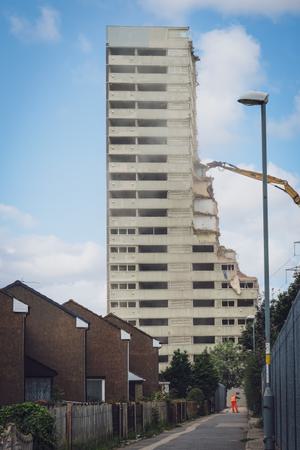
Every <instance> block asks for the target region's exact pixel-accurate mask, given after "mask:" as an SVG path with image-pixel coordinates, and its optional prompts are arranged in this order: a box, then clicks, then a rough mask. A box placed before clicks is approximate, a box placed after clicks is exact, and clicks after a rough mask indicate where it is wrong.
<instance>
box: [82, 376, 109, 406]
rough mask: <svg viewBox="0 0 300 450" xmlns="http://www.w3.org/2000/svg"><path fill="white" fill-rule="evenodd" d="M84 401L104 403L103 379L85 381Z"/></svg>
mask: <svg viewBox="0 0 300 450" xmlns="http://www.w3.org/2000/svg"><path fill="white" fill-rule="evenodd" d="M86 401H87V402H104V401H105V380H103V378H87V379H86Z"/></svg>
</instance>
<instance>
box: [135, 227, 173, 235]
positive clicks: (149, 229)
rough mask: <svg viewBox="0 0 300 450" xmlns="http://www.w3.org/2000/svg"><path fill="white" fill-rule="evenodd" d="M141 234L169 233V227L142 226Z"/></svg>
mask: <svg viewBox="0 0 300 450" xmlns="http://www.w3.org/2000/svg"><path fill="white" fill-rule="evenodd" d="M139 234H168V228H167V227H154V228H152V227H142V228H139Z"/></svg>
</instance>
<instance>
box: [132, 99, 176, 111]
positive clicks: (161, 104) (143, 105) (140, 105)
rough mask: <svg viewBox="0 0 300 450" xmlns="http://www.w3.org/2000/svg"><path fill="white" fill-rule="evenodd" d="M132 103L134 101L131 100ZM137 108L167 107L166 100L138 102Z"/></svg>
mask: <svg viewBox="0 0 300 450" xmlns="http://www.w3.org/2000/svg"><path fill="white" fill-rule="evenodd" d="M133 103H134V102H133ZM137 105H138V109H167V107H168V103H167V102H152V101H151V102H138V103H137Z"/></svg>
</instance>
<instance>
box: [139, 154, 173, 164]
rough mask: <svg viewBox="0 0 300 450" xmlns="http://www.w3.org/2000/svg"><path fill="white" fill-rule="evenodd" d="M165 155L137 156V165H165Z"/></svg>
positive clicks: (166, 159) (166, 157)
mask: <svg viewBox="0 0 300 450" xmlns="http://www.w3.org/2000/svg"><path fill="white" fill-rule="evenodd" d="M167 161H168V156H167V155H138V162H139V163H166V162H167Z"/></svg>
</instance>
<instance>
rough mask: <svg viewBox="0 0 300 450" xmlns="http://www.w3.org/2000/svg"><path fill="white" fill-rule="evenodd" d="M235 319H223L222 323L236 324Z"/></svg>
mask: <svg viewBox="0 0 300 450" xmlns="http://www.w3.org/2000/svg"><path fill="white" fill-rule="evenodd" d="M234 322H235V320H234V319H222V325H234Z"/></svg>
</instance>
